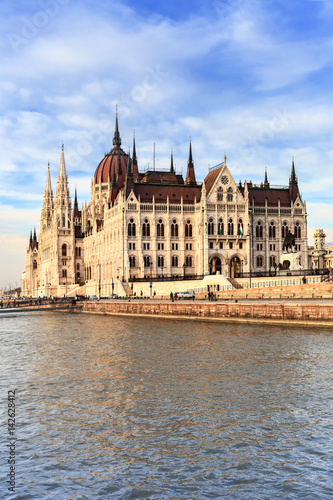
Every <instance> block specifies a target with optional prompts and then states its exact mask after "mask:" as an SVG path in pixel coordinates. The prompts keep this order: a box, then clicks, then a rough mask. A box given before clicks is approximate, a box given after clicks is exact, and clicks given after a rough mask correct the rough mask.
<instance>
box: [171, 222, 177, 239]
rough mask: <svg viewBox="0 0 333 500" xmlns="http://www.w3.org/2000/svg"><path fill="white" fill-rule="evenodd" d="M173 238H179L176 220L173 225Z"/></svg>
mask: <svg viewBox="0 0 333 500" xmlns="http://www.w3.org/2000/svg"><path fill="white" fill-rule="evenodd" d="M171 238H178V224H177V221H176V219H174V220H173V221H172V224H171Z"/></svg>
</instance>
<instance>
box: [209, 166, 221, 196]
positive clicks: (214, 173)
mask: <svg viewBox="0 0 333 500" xmlns="http://www.w3.org/2000/svg"><path fill="white" fill-rule="evenodd" d="M222 168H223V167H222V166H221V167H220V168H217V169H215V170H212V171H211V172H209V173H208V175H206V177H205V186H206V193H207V196H208V195H209V193H210V190H211V189H212V187H213V185H214V183H215V181H216V179H217V178H218V176H219V174H220V172H221V170H222Z"/></svg>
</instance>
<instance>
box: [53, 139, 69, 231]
mask: <svg viewBox="0 0 333 500" xmlns="http://www.w3.org/2000/svg"><path fill="white" fill-rule="evenodd" d="M54 210H55V211H56V217H57V220H58V226H59V227H62V228H65V227H66V228H69V221H70V219H71V216H72V214H71V211H72V210H71V200H70V195H69V187H68V178H67V174H66V166H65V154H64V145H62V149H61V158H60V169H59V175H58V182H57V190H56V195H55V198H54ZM59 222H60V223H59Z"/></svg>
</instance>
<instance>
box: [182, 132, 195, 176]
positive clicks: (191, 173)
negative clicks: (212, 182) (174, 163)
mask: <svg viewBox="0 0 333 500" xmlns="http://www.w3.org/2000/svg"><path fill="white" fill-rule="evenodd" d="M185 184H196V180H195V172H194V163H193V158H192V141H191V139H190V151H189V155H188V161H187V172H186V180H185Z"/></svg>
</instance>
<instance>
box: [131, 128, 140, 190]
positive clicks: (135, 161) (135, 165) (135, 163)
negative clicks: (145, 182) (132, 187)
mask: <svg viewBox="0 0 333 500" xmlns="http://www.w3.org/2000/svg"><path fill="white" fill-rule="evenodd" d="M132 172H133V179H134V180H137V179H138V178H139V169H138V159H137V157H136V146H135V134H134V135H133V168H132Z"/></svg>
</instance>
